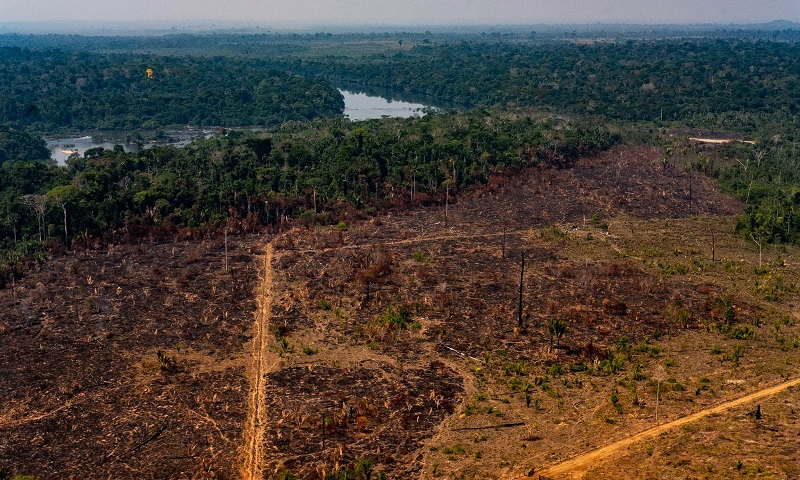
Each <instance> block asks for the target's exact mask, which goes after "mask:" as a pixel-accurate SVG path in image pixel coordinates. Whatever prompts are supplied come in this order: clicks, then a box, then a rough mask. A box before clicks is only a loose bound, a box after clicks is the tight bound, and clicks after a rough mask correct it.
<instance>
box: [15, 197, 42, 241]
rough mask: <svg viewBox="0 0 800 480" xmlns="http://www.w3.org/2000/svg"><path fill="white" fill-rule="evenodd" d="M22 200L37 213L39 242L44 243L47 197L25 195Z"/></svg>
mask: <svg viewBox="0 0 800 480" xmlns="http://www.w3.org/2000/svg"><path fill="white" fill-rule="evenodd" d="M20 200H22V203H23V204H25V205H27V206H28V207H30V208H31V210H33V211H34V213H36V220H37V224H38V226H39V241H40V242H42V241H44V212H45V210H47V201H48V200H49V198H48V197H47V195H35V194H31V195H23V196H22V197H21V198H20Z"/></svg>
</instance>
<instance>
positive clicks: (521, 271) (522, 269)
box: [517, 250, 525, 328]
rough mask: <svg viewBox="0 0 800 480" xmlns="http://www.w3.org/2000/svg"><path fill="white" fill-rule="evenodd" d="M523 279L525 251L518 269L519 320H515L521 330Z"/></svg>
mask: <svg viewBox="0 0 800 480" xmlns="http://www.w3.org/2000/svg"><path fill="white" fill-rule="evenodd" d="M524 278H525V251H524V250H523V251H522V265H521V267H520V269H519V312H518V314H519V318H518V319H517V326H519V327H520V328H522V281H523V279H524Z"/></svg>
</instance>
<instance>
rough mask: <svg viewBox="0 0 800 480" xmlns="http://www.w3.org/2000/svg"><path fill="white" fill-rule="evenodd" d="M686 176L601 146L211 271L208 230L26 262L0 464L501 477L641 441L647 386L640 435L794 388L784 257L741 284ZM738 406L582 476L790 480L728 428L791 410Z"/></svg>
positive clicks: (633, 152) (145, 472) (705, 200)
mask: <svg viewBox="0 0 800 480" xmlns="http://www.w3.org/2000/svg"><path fill="white" fill-rule="evenodd" d="M687 180H688V179H687V177H686V174H685V172H684V171H682V170H679V169H677V168H673V167H671V166H669V167H668V168H663V167H662V165H661V157H660V153H659V151H658V150H656V149H653V148H650V147H625V148H622V147H620V148H616V149H612V150H611V151H608V152H605V153H602V154H600V155H599V156H597V157H584V158H582V159H581V160H579V161H578V163H577V164H576V166H575V167H574V168H572V169H566V170H555V169H529V170H526V171H525V172H523V174H521V175H519V176H516V177H513V178H508V179H503V178H497V179H494V180H493V181H491V182H490V184H489V185H488V186H486V187H484V188H483V189H481V190H479V191H475V192H473V193H472V194H470V195H469V196H465V197H462V198H459V199H458V201H457V203H455V204H450V205H448V206H447V207H444V206H442V207H429V208H423V207H419V208H417V209H414V210H411V211H409V212H407V213H403V214H394V215H383V216H378V217H375V218H373V219H371V220H365V221H355V222H353V223H352V224H349V225H348V224H340V225H339V226H331V227H318V228H312V229H308V228H305V227H303V228H295V229H292V230H290V231H284V232H283V233H280V234H278V235H276V236H272V237H262V236H251V237H244V238H235V239H234V238H229V239H228V246H227V250H228V254H227V261H228V266H229V270H228V271H227V272H226V271H225V261H226V255H225V244H224V241H223V239H219V238H216V239H206V240H204V241H197V240H191V241H190V240H186V241H184V240H181V239H180V238H179V237H176V238H175V240H174V241H173V242H172V243H162V244H143V245H140V246H127V247H126V246H122V247H113V248H109V249H104V250H102V251H89V252H85V253H75V254H73V255H71V256H67V257H65V258H61V259H56V260H53V261H50V262H48V263H46V264H44V265H43V266H42V267H41V268H40V270H39V271H37V272H34V273H31V274H30V275H29V276H28V277H26V278H25V279H23V280H21V281H20V282H19V283H18V284H16V285H15V287H14V288H13V289H5V290H2V291H0V305H2V310H3V312H6V313H4V314H3V315H2V317H0V322H2V323H0V338H2V344H3V345H4V350H5V351H6V352H8V354H7V355H6V356H5V357H6V359H7V361H6V362H5V363H3V364H2V367H0V368H1V369H2V371H0V392H2V396H3V398H4V399H6V400H4V401H3V403H2V404H0V465H6V466H7V467H8V468H10V469H11V470H12V471H15V472H19V473H26V474H28V473H29V474H36V475H40V476H42V478H53V477H54V476H56V475H57V476H59V477H62V478H63V477H84V476H88V477H92V478H99V477H108V476H111V477H114V478H128V477H130V478H134V477H135V478H141V477H159V478H164V477H171V478H174V477H181V478H238V477H241V476H242V475H244V476H245V477H247V478H293V477H291V475H290V474H296V475H300V476H301V478H343V477H341V475H340V474H341V473H342V472H344V471H346V470H347V469H348V468H350V469H351V471H350V473H351V474H352V473H353V471H352V470H353V469H355V470H357V471H360V472H361V475H362V476H363V473H364V472H365V471H366V470H371V471H373V478H374V476H375V475H377V474H378V473H379V472H383V473H385V475H386V477H387V478H397V479H399V478H417V477H418V478H476V479H477V478H514V477H516V476H519V475H524V474H528V473H530V472H531V471H532V469H535V470H536V471H538V470H540V469H541V468H542V467H543V466H547V465H554V464H557V463H559V462H560V461H561V460H564V459H566V458H568V457H571V456H573V455H577V454H580V453H582V452H585V451H587V450H590V449H592V448H593V447H597V446H600V445H603V444H604V443H606V442H608V441H612V440H615V439H621V438H624V437H626V436H629V435H631V434H633V433H635V432H638V431H642V430H644V429H646V428H648V427H650V426H653V425H655V424H656V418H655V405H656V392H657V391H658V395H659V399H658V423H663V422H664V421H667V420H672V419H676V418H679V417H682V416H685V415H687V414H690V413H692V412H696V411H700V410H702V409H703V408H706V407H708V406H712V405H715V404H717V403H719V402H721V401H724V400H730V399H735V398H738V397H741V396H743V395H745V394H747V393H748V392H753V391H757V390H758V389H760V388H763V387H764V386H766V385H771V384H775V383H778V382H780V381H782V380H783V379H786V378H794V377H796V376H797V375H798V373H800V367H799V366H798V365H797V364H796V361H795V360H794V359H795V357H796V351H797V348H798V335H800V327H798V326H796V323H797V320H798V310H797V303H796V301H797V298H796V292H797V289H796V284H797V281H798V276H800V270H798V266H797V265H795V264H794V262H793V261H792V259H793V258H797V252H796V251H795V250H796V249H795V248H794V247H791V246H781V247H768V248H767V249H766V250H765V251H764V252H763V266H762V268H761V269H758V268H757V267H758V264H759V259H758V256H759V255H758V249H757V247H756V246H755V244H753V243H752V242H748V241H747V240H746V239H745V238H744V237H742V236H740V235H737V234H735V233H734V231H733V230H734V224H735V215H737V214H739V213H740V212H741V211H742V209H743V206H742V205H741V204H739V203H738V202H737V201H735V200H733V199H731V198H729V197H727V196H725V195H722V194H720V193H719V192H718V191H717V190H716V188H715V187H714V184H713V182H712V181H711V180H709V179H706V178H704V177H702V176H700V175H696V176H695V177H694V181H693V187H692V196H691V197H690V196H689V190H688V181H687ZM690 199H691V200H690ZM268 251H269V255H268V257H267V260H268V261H266V262H265V258H264V255H265V254H266V252H268ZM523 251H525V252H526V265H525V273H524V276H523V288H522V299H523V305H524V311H523V325H522V326H521V327H520V326H519V325H518V311H517V308H518V301H519V281H520V259H521V253H522V252H523ZM267 273H268V274H267ZM267 280H268V282H267ZM553 318H557V319H560V320H563V322H564V323H565V325H566V330H565V332H564V333H563V336H560V338H558V341H557V342H556V339H554V338H553V339H551V335H550V334H549V332H548V330H547V328H546V327H545V326H544V325H546V324H548V323H549V322H550V320H551V319H553ZM256 320H257V321H256ZM551 345H552V346H551ZM159 352H161V353H159ZM254 354H257V355H256V356H254ZM254 385H260V388H258V389H257V391H256V392H254V391H253V390H252V388H253V386H254ZM762 407H763V410H764V412H765V417H764V420H762V421H761V423H759V422H757V421H756V420H754V419H753V418H752V416H748V415H746V414H747V413H748V412H751V411H752V410H754V409H755V405H747V406H742V407H740V408H739V410H736V411H733V413H732V414H730V415H724V414H723V415H719V416H714V417H708V418H706V419H704V420H702V421H700V422H698V423H697V424H696V425H692V426H691V427H684V428H683V429H679V430H676V431H674V432H668V433H667V435H666V436H664V437H659V438H658V439H654V440H653V441H652V442H650V443H648V444H647V445H640V446H637V447H636V448H632V449H631V451H630V453H628V454H626V455H625V456H622V457H620V458H613V459H609V460H608V461H607V462H601V463H600V464H598V465H597V466H596V467H594V470H591V471H590V474H589V475H588V476H587V477H586V478H605V477H604V476H605V475H607V474H609V472H621V471H625V472H628V473H627V474H626V476H628V477H629V478H649V477H648V472H650V473H651V472H653V471H667V469H668V471H669V472H670V476H677V477H680V478H683V477H684V476H687V475H689V476H692V475H704V476H708V477H709V478H727V477H728V476H731V475H733V474H734V472H737V468H738V469H747V468H750V469H752V471H754V472H755V471H757V470H758V471H760V472H771V473H772V475H773V477H774V478H791V477H793V476H796V475H797V474H798V472H797V466H796V463H794V462H792V461H791V458H792V455H793V453H792V452H790V451H788V450H786V449H785V448H783V447H782V446H781V445H780V444H779V443H770V442H758V443H750V441H749V440H746V439H743V438H742V435H743V434H740V433H731V432H732V430H730V429H731V428H732V427H733V426H734V425H736V432H739V431H742V432H745V433H746V434H752V435H753V438H754V439H757V438H759V437H758V435H763V433H759V432H761V431H762V430H763V429H764V428H767V429H770V431H771V432H779V434H780V435H783V436H789V435H794V434H796V433H797V432H796V426H795V424H794V422H796V421H797V414H796V413H795V412H796V411H798V407H800V405H797V399H796V398H795V397H793V396H791V395H788V396H787V395H786V394H783V395H782V396H778V397H775V398H770V399H768V400H765V401H762ZM323 425H324V428H323ZM748 432H749V433H748ZM254 434H255V436H253V435H254ZM698 435H702V436H708V435H712V436H714V438H716V439H717V440H715V441H716V442H717V444H718V445H720V448H715V449H713V450H708V449H707V448H706V447H702V446H701V444H700V443H699V442H697V441H696V438H697V436H698ZM771 435H772V434H771ZM737 439H738V440H737ZM672 440H674V442H673V441H672ZM744 440H746V441H744ZM756 445H757V447H756ZM770 445H772V446H770ZM737 462H742V463H737ZM332 472H333V473H332ZM336 472H339V473H336ZM592 472H595V473H592ZM673 472H674V475H673ZM765 474H766V473H765ZM326 475H327V476H326ZM332 475H340V476H332ZM348 478H350V477H348ZM357 478H359V477H357Z"/></svg>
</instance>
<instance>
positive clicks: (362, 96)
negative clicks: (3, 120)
mask: <svg viewBox="0 0 800 480" xmlns="http://www.w3.org/2000/svg"><path fill="white" fill-rule="evenodd" d="M339 91H340V92H341V93H342V96H344V116H345V117H347V118H349V119H350V120H352V121H354V122H356V121H361V120H371V119H377V118H383V117H401V118H408V117H421V116H423V115H425V113H426V112H428V111H430V110H432V109H433V108H432V107H429V106H427V105H423V104H421V103H410V102H403V101H399V100H392V99H387V98H383V97H378V96H374V95H367V94H366V93H357V92H351V91H349V90H341V89H340V90H339ZM214 132H216V129H213V128H203V129H187V130H183V131H178V130H174V131H167V132H166V136H165V137H164V140H156V141H154V142H148V143H144V144H143V145H142V147H141V148H149V147H152V146H153V145H174V146H176V147H181V146H184V145H187V144H189V143H191V142H192V141H194V140H197V139H199V138H207V137H209V136H211V135H213V134H214ZM112 136H113V134H112ZM122 143H123V142H117V143H114V142H111V141H100V142H97V143H96V142H95V141H94V140H93V138H92V137H90V136H81V137H65V138H54V139H50V140H47V147H48V148H49V149H50V156H51V158H52V159H53V160H55V161H56V163H58V164H59V165H66V162H67V158H69V156H70V155H71V154H73V153H77V154H78V155H83V153H84V152H85V151H86V150H89V149H90V148H96V147H103V148H106V149H109V150H110V149H113V148H114V146H115V145H119V144H122ZM123 148H124V149H125V151H126V152H135V151H137V150H139V148H140V147H139V146H138V145H136V144H125V145H123Z"/></svg>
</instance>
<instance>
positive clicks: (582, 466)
mask: <svg viewBox="0 0 800 480" xmlns="http://www.w3.org/2000/svg"><path fill="white" fill-rule="evenodd" d="M797 385H800V378H796V379H794V380H790V381H788V382H784V383H781V384H779V385H775V386H772V387H769V388H765V389H763V390H759V391H757V392H754V393H751V394H749V395H745V396H744V397H741V398H737V399H736V400H731V401H729V402H725V403H720V404H719V405H716V406H714V407H711V408H707V409H705V410H701V411H699V412H697V413H693V414H691V415H688V416H685V417H683V418H679V419H677V420H674V421H672V422H669V423H664V424H662V425H658V426H656V427H653V428H649V429H647V430H645V431H643V432H640V433H637V434H636V435H633V436H632V437H628V438H626V439H623V440H620V441H618V442H614V443H611V444H609V445H606V446H604V447H601V448H598V449H597V450H592V451H590V452H587V453H584V454H582V455H578V456H577V457H574V458H571V459H569V460H567V461H565V462H562V463H559V464H557V465H553V466H551V467H548V468H545V469H544V470H542V471H541V472H538V474H539V475H541V476H543V477H548V478H553V479H557V480H561V479H577V478H581V477H583V475H584V474H586V472H588V471H589V469H590V468H591V467H592V466H594V465H595V464H597V463H599V462H602V461H603V459H605V458H608V457H611V456H612V455H615V454H617V452H619V451H620V450H623V449H626V448H628V447H629V446H630V445H633V444H634V443H636V442H640V441H642V440H646V439H648V438H652V437H655V436H657V435H659V434H661V433H663V432H666V431H667V430H671V429H673V428H675V427H679V426H681V425H685V424H687V423H692V422H695V421H697V420H700V419H701V418H704V417H707V416H709V415H712V414H715V413H721V412H724V411H726V410H730V409H732V408H735V407H738V406H740V405H744V404H746V403H750V402H754V401H756V400H759V399H761V398H764V397H768V396H770V395H774V394H776V393H779V392H781V391H783V390H786V389H787V388H789V387H794V386H797ZM520 478H526V477H520Z"/></svg>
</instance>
